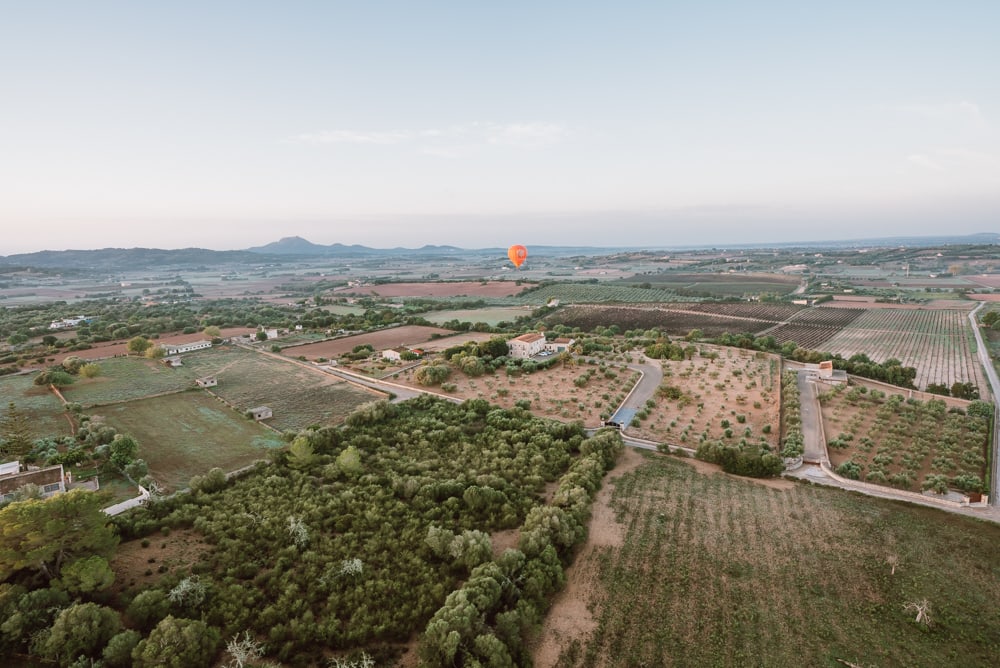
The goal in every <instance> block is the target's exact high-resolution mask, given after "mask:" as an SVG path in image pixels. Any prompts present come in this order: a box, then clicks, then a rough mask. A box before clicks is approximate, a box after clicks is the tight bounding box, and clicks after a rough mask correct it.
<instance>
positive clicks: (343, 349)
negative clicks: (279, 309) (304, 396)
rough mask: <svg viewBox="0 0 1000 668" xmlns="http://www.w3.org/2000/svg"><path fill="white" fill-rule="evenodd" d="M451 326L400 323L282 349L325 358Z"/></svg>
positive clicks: (412, 341)
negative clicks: (403, 324)
mask: <svg viewBox="0 0 1000 668" xmlns="http://www.w3.org/2000/svg"><path fill="white" fill-rule="evenodd" d="M451 333H452V332H451V330H448V329H441V328H440V327H424V326H421V325H405V326H403V327H389V328H388V329H380V330H377V331H374V332H365V333H364V334H356V335H354V336H345V337H342V338H339V339H330V340H328V341H322V342H320V343H309V344H306V345H304V346H294V347H290V348H286V349H285V350H283V351H282V352H283V353H284V354H286V355H291V356H294V357H299V356H300V355H301V356H305V357H306V358H308V359H316V358H317V357H325V358H327V359H332V358H337V357H340V356H341V355H343V354H344V353H349V352H351V351H352V350H353V349H354V348H355V346H360V345H365V344H368V345H370V346H372V348H374V349H375V350H386V349H387V348H395V347H397V346H416V345H419V344H421V343H423V342H425V341H429V340H430V339H431V338H432V337H434V336H435V335H436V336H438V337H441V336H447V335H448V334H451Z"/></svg>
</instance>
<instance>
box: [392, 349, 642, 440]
mask: <svg viewBox="0 0 1000 668" xmlns="http://www.w3.org/2000/svg"><path fill="white" fill-rule="evenodd" d="M415 373H416V371H415V370H413V369H410V370H407V371H404V372H402V373H401V374H399V375H398V376H396V377H395V378H393V382H398V383H401V384H403V385H409V386H411V387H414V388H420V389H430V390H433V391H435V392H440V393H442V394H446V395H449V396H454V397H458V398H461V399H485V400H487V401H489V402H490V403H491V404H495V405H497V406H502V407H504V408H512V407H513V406H514V405H515V403H517V402H518V401H522V400H528V401H529V402H531V407H530V410H531V412H532V413H533V414H534V415H537V416H540V417H548V418H553V419H555V420H561V421H563V422H566V421H576V420H579V421H581V422H583V423H584V425H585V426H587V427H599V426H601V420H602V419H605V418H607V417H609V416H610V415H611V414H612V413H613V412H614V411H615V409H616V408H618V406H619V404H621V402H622V401H623V400H624V399H625V396H626V395H627V394H628V393H629V391H630V390H631V389H632V387H633V386H634V385H635V383H636V382H637V381H638V379H639V374H638V373H637V372H635V371H632V370H630V369H628V368H626V367H624V366H619V365H608V364H604V363H601V364H586V363H583V362H579V363H576V362H568V363H567V364H565V365H559V364H557V365H555V366H552V367H550V368H548V369H543V370H541V371H535V372H533V373H525V374H521V375H518V376H508V375H507V374H506V373H505V372H504V371H503V370H501V371H498V372H497V373H495V374H486V375H482V376H476V377H471V376H468V375H466V374H464V373H462V372H461V371H459V370H457V369H455V370H454V371H452V374H451V376H449V377H448V380H447V382H446V383H444V385H443V386H442V387H430V388H426V387H423V386H421V385H419V384H417V383H416V381H415V380H414V375H415ZM444 387H446V388H447V391H445V390H443V389H442V388H444Z"/></svg>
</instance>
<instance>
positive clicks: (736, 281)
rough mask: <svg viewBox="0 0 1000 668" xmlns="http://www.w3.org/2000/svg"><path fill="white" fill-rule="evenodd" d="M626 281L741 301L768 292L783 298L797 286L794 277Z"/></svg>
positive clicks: (683, 276)
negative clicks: (747, 296)
mask: <svg viewBox="0 0 1000 668" xmlns="http://www.w3.org/2000/svg"><path fill="white" fill-rule="evenodd" d="M629 280H630V282H633V283H634V282H635V281H638V280H642V281H645V282H648V283H651V284H652V285H654V286H655V287H657V288H665V289H669V290H674V291H676V292H678V293H680V294H687V295H711V296H713V297H742V296H744V295H756V294H762V293H768V292H770V293H774V294H780V295H785V294H788V293H789V292H791V291H792V290H794V289H795V287H796V286H797V285H798V284H799V279H798V278H797V277H789V276H784V275H776V274H758V273H737V274H730V273H723V274H719V273H664V274H653V275H649V276H633V277H632V278H631V279H629Z"/></svg>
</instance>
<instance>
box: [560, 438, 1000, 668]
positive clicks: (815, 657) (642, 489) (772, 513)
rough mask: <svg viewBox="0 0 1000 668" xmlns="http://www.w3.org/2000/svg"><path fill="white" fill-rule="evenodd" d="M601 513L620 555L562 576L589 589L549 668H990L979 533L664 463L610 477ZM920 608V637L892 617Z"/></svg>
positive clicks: (848, 498)
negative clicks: (582, 620)
mask: <svg viewBox="0 0 1000 668" xmlns="http://www.w3.org/2000/svg"><path fill="white" fill-rule="evenodd" d="M613 507H614V509H615V510H616V512H617V514H618V518H619V520H620V521H621V522H622V523H623V524H624V526H625V529H626V534H625V537H624V541H623V543H622V547H597V548H595V549H594V551H593V552H590V553H589V558H587V559H585V560H584V561H583V563H580V564H579V565H578V568H579V569H580V570H579V572H580V573H581V574H583V575H581V576H579V577H586V576H587V574H590V577H591V578H592V581H591V583H590V584H591V585H592V586H593V588H594V590H595V593H594V595H593V597H592V599H591V601H590V602H589V605H590V609H591V610H592V611H593V615H594V622H595V625H596V628H595V630H594V632H593V633H592V634H590V636H589V637H586V636H585V637H583V639H582V640H580V641H574V642H573V643H572V644H571V645H570V646H569V648H568V649H567V650H565V651H564V652H563V654H562V656H561V658H560V661H559V663H558V665H559V666H565V667H569V666H574V667H575V666H642V665H645V666H774V667H777V666H829V667H831V668H832V667H834V666H842V665H845V664H843V663H838V660H843V661H845V662H849V663H848V664H847V665H860V666H958V665H961V666H991V665H996V659H997V656H1000V610H998V608H997V606H996V601H997V600H998V598H1000V552H998V551H997V549H996V546H997V545H1000V526H997V525H995V524H991V523H986V522H979V521H976V520H971V519H968V518H964V517H959V516H956V515H950V514H946V513H943V512H941V511H937V510H934V509H930V508H922V507H916V506H910V505H906V504H902V503H894V502H889V501H882V500H879V499H872V498H868V497H861V496H858V495H855V494H849V493H845V492H842V491H839V490H832V489H825V488H820V487H812V486H806V485H801V486H800V485H796V486H794V487H792V488H790V489H775V488H772V487H767V486H764V485H762V484H759V483H756V482H751V481H749V480H746V479H739V478H735V477H731V476H726V475H724V474H721V473H716V474H712V475H705V474H701V473H698V472H697V471H696V470H695V469H694V468H693V467H692V466H690V465H688V464H686V463H684V462H682V461H680V460H675V459H671V458H666V457H655V458H654V457H651V458H650V461H648V462H647V463H646V464H644V465H643V466H642V467H640V468H639V469H637V470H635V471H633V472H631V473H628V474H625V475H624V476H623V477H622V478H621V479H620V480H619V481H618V482H617V483H616V486H615V490H614V494H613ZM892 557H896V558H897V559H898V565H897V566H896V572H895V574H891V566H890V564H889V563H888V560H889V559H891V558H892ZM582 591H587V586H586V585H584V586H583V588H582ZM922 599H927V600H928V601H929V602H930V604H931V615H932V619H933V623H932V624H931V626H930V627H929V628H924V627H923V626H921V625H918V624H916V623H915V621H914V620H915V614H914V613H912V612H907V611H906V610H904V606H905V605H906V604H907V603H909V602H914V601H921V600H922Z"/></svg>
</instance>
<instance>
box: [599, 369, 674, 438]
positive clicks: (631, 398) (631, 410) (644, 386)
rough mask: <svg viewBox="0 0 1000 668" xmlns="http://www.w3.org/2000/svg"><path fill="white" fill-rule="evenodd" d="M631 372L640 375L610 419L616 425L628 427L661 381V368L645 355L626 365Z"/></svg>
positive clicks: (654, 392)
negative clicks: (636, 372)
mask: <svg viewBox="0 0 1000 668" xmlns="http://www.w3.org/2000/svg"><path fill="white" fill-rule="evenodd" d="M628 368H629V369H631V370H632V371H638V372H639V373H641V374H642V376H641V377H640V378H639V382H638V383H636V384H635V386H634V387H633V388H632V391H631V392H629V394H628V396H627V397H625V400H624V401H623V402H622V404H621V406H619V407H618V410H616V411H615V414H614V415H612V416H611V419H612V420H613V421H614V422H617V423H618V424H620V425H622V426H624V427H628V425H629V424H631V423H632V418H633V417H635V414H636V413H637V412H638V411H639V410H640V409H642V408H643V406H645V405H646V401H647V400H649V399H652V398H653V396H654V395H655V394H656V390H658V389H659V387H660V383H661V382H662V381H663V367H661V366H660V363H659V362H657V361H656V360H650V359H649V358H648V357H646V356H645V355H642V356H640V357H639V358H638V359H637V361H636V362H633V363H632V364H629V365H628Z"/></svg>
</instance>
